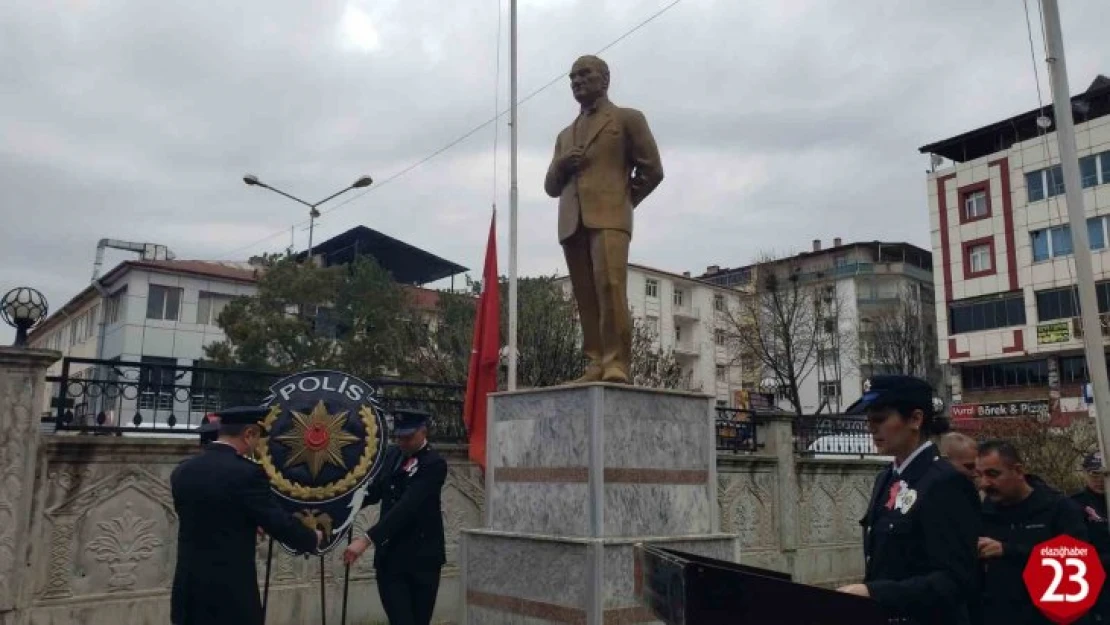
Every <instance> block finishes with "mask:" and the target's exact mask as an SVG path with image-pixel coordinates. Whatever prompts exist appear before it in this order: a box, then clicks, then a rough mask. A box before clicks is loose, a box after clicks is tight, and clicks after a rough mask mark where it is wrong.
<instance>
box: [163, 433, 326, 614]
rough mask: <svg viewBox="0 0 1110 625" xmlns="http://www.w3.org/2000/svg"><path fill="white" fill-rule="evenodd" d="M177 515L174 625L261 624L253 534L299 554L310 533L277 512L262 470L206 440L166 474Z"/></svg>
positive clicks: (311, 543) (310, 546)
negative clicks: (196, 452)
mask: <svg viewBox="0 0 1110 625" xmlns="http://www.w3.org/2000/svg"><path fill="white" fill-rule="evenodd" d="M170 487H171V489H172V490H173V505H174V510H175V511H176V512H177V522H178V530H177V569H176V571H175V573H174V578H173V595H172V599H171V616H170V620H171V622H172V623H174V625H261V624H262V601H261V599H260V598H259V594H258V572H257V570H256V568H255V564H254V561H255V544H256V540H257V534H256V532H257V530H258V528H260V527H261V528H262V529H263V530H265V531H266V533H267V534H269V535H270V536H272V537H273V538H274V539H275V540H278V541H280V542H282V543H283V544H285V545H288V546H290V547H293V548H295V549H298V550H301V551H305V552H308V551H313V550H315V548H316V533H315V532H314V531H313V530H310V529H308V528H307V527H306V526H305V525H304V524H302V523H301V522H300V521H297V520H296V519H295V518H294V517H293V516H292V515H291V514H289V513H288V512H286V511H285V510H283V509H282V508H281V507H280V506H279V505H278V502H277V500H276V498H275V496H274V494H273V493H272V492H271V491H270V483H269V481H268V480H267V479H266V474H265V472H264V471H263V470H262V468H261V467H259V466H258V465H256V464H255V463H253V462H251V461H250V460H247V459H246V458H244V457H242V456H240V455H239V454H238V453H236V451H235V450H234V449H233V448H231V447H230V446H228V445H224V444H222V443H209V444H208V445H207V446H206V447H205V448H204V450H203V451H201V453H200V454H199V455H197V456H194V457H192V458H190V459H188V460H186V461H185V462H182V463H181V464H180V465H178V466H177V468H176V469H174V471H173V474H172V475H171V476H170Z"/></svg>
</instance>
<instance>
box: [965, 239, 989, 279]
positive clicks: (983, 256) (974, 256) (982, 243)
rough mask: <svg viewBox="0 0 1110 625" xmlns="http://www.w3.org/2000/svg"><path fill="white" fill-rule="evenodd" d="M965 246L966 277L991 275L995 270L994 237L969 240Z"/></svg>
mask: <svg viewBox="0 0 1110 625" xmlns="http://www.w3.org/2000/svg"><path fill="white" fill-rule="evenodd" d="M963 247H964V279H965V280H970V279H972V278H978V277H980V276H989V275H991V274H993V273H995V270H994V237H986V238H984V239H975V240H974V241H967V242H965V243H964V244H963Z"/></svg>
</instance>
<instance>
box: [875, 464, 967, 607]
mask: <svg viewBox="0 0 1110 625" xmlns="http://www.w3.org/2000/svg"><path fill="white" fill-rule="evenodd" d="M900 481H904V482H906V486H907V489H912V491H913V492H914V493H915V495H913V496H908V497H906V498H904V499H903V503H908V502H910V500H911V499H912V504H911V505H909V506H908V510H907V509H906V506H903V507H902V509H898V508H897V507H892V508H890V509H888V508H887V504H888V502H889V503H891V504H893V503H895V502H894V501H892V497H891V485H892V484H895V485H896V484H899V482H900ZM907 492H908V491H907ZM979 523H980V519H979V497H978V495H977V494H976V491H975V487H974V486H972V484H971V482H970V481H969V480H968V479H967V478H966V477H964V476H963V475H961V474H960V473H959V472H957V471H956V469H955V467H953V466H952V465H951V464H950V463H949V462H948V461H947V460H944V459H942V458H940V456H939V454H938V452H937V449H936V447H935V446H933V445H931V444H930V446H929V447H927V448H925V449H923V450H922V451H921V453H919V454H918V455H917V457H916V458H914V459H913V460H912V461H911V462H910V463H909V465H908V466H906V467H905V468H904V469H903V470H902V473H901V475H895V474H894V469H893V467H888V468H887V469H885V470H884V471H883V472H882V473H880V474H879V476H878V477H877V478H876V480H875V487H874V489H873V490H872V493H871V504H870V506H869V507H868V513H867V515H866V516H865V517H864V518H863V519H862V520H861V521H860V524H861V525H862V526H863V550H864V556H865V562H866V565H865V570H866V573H865V577H864V582H865V583H866V585H867V588H868V591H869V592H870V595H871V597H872V598H873V599H874V600H875V601H877V602H878V603H879V604H880V605H881V606H882V607H883V608H884V609H886V610H887V611H888V613H889V614H890V615H891V616H892V617H894V618H901V619H908V620H903V621H899V622H908V623H915V624H918V625H966V624H967V623H968V611H967V604H968V603H969V602H970V601H972V600H973V599H974V592H973V588H974V587H973V584H974V582H975V573H976V543H977V541H978V537H979Z"/></svg>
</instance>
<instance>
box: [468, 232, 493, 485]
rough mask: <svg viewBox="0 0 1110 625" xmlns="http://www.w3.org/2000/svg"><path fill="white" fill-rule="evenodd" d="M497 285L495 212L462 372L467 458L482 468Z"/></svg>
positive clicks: (483, 463) (484, 453) (484, 462)
mask: <svg viewBox="0 0 1110 625" xmlns="http://www.w3.org/2000/svg"><path fill="white" fill-rule="evenodd" d="M500 316H501V288H500V285H499V284H498V282H497V214H496V213H495V214H494V216H493V218H492V219H490V224H489V242H488V243H487V244H486V263H485V267H484V268H483V269H482V293H481V295H479V296H478V314H477V316H476V318H475V320H474V342H473V347H472V348H471V350H470V367H469V368H468V369H467V375H466V401H465V402H464V403H463V422H464V423H465V424H466V433H467V438H468V442H469V444H470V445H469V446H470V459H471V460H472V461H474V462H475V463H476V464H477V465H478V466H479V467H481V469H482V472H483V473H484V472H485V470H486V395H488V394H489V393H492V392H494V391H496V390H497V363H498V356H499V355H500V352H501V336H500V328H501V319H500Z"/></svg>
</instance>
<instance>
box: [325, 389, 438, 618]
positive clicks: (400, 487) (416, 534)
mask: <svg viewBox="0 0 1110 625" xmlns="http://www.w3.org/2000/svg"><path fill="white" fill-rule="evenodd" d="M427 423H428V415H427V413H424V412H419V411H415V410H397V411H394V416H393V435H394V437H395V438H396V441H397V444H396V445H394V446H390V448H389V449H388V450H387V451H386V456H385V460H384V464H383V465H382V472H381V473H380V474H378V477H377V478H376V479H375V480H374V481H373V482H372V483H371V484H370V488H369V491H368V494H367V497H366V505H373V504H376V503H378V502H379V501H380V502H381V504H382V507H381V514H380V515H379V518H378V522H377V524H376V525H374V526H373V527H371V528H370V530H369V531H368V532H367V533H366V536H359V537H358V538H356V539H355V540H354V541H352V542H351V545H350V546H349V547H347V551H346V552H345V553H344V554H343V559H344V560H345V561H346V562H347V563H348V564H351V563H353V562H354V561H355V560H357V559H358V558H359V557H360V556H361V555H362V554H363V553H364V552H365V551H366V550H367V549H368V548H369V547H370V544H371V543H373V545H374V548H375V551H374V568H375V569H376V570H377V580H378V594H379V596H380V597H381V600H382V607H383V608H385V614H386V616H387V617H389V624H390V625H428V624H429V623H431V621H432V612H433V610H434V609H435V604H436V595H437V593H438V592H439V575H440V570H441V569H442V568H443V565H444V563H445V562H446V559H447V553H446V548H445V540H444V535H443V512H442V504H441V499H440V491H441V489H442V488H443V484H444V482H446V481H447V461H445V460H444V459H443V458H442V457H441V456H440V455H439V454H438V453H436V452H435V450H433V449H432V448H431V447H430V446H429V445H428V439H427V434H428V429H427Z"/></svg>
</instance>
